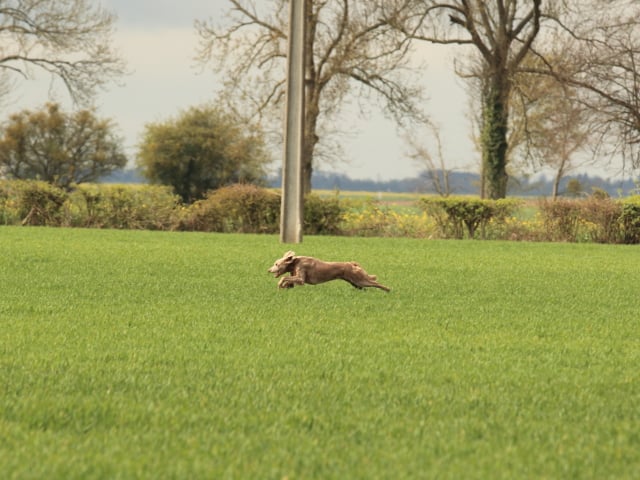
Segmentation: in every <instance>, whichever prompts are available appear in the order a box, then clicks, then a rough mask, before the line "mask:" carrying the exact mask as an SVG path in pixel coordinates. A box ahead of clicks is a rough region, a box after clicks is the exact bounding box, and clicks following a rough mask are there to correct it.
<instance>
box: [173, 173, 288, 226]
mask: <svg viewBox="0 0 640 480" xmlns="http://www.w3.org/2000/svg"><path fill="white" fill-rule="evenodd" d="M279 227H280V195H278V194H276V193H273V192H271V191H269V190H266V189H264V188H259V187H256V186H255V185H244V184H236V185H230V186H228V187H223V188H219V189H218V190H213V191H210V192H209V193H208V194H207V196H206V198H205V199H204V200H200V201H197V202H195V203H193V204H192V205H191V206H189V207H188V208H187V209H186V212H185V215H184V218H183V219H182V220H181V222H180V226H179V228H180V229H181V230H196V231H204V232H227V233H231V232H234V233H275V232H277V231H278V230H279Z"/></svg>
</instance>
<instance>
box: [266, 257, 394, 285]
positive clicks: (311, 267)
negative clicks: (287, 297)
mask: <svg viewBox="0 0 640 480" xmlns="http://www.w3.org/2000/svg"><path fill="white" fill-rule="evenodd" d="M268 271H269V273H273V275H274V276H275V277H276V278H278V277H279V276H281V275H284V274H285V273H290V274H291V275H290V276H288V277H282V278H281V279H280V281H279V282H278V288H293V287H295V286H296V285H304V284H305V283H308V284H309V285H317V284H318V283H324V282H328V281H330V280H337V279H340V280H344V281H345V282H349V283H350V284H351V285H353V286H354V287H356V288H365V287H375V288H380V289H382V290H384V291H385V292H389V291H390V290H391V289H389V288H387V287H385V286H384V285H381V284H379V283H378V282H377V281H376V280H377V278H376V276H375V275H369V274H368V273H367V272H365V271H364V269H363V268H362V267H361V266H360V265H359V264H358V263H356V262H323V261H322V260H318V259H317V258H313V257H297V256H296V254H295V253H294V252H291V251H289V252H286V253H285V254H284V255H283V256H282V258H280V259H278V260H276V261H275V263H274V264H273V267H271V268H270V269H269V270H268Z"/></svg>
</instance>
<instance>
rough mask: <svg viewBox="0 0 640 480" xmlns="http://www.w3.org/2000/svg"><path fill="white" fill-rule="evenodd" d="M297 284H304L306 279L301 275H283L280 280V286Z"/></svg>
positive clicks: (291, 286) (286, 286) (285, 286)
mask: <svg viewBox="0 0 640 480" xmlns="http://www.w3.org/2000/svg"><path fill="white" fill-rule="evenodd" d="M296 285H304V280H303V279H302V278H300V277H294V276H290V277H282V278H281V279H280V281H279V282H278V288H293V287H295V286H296Z"/></svg>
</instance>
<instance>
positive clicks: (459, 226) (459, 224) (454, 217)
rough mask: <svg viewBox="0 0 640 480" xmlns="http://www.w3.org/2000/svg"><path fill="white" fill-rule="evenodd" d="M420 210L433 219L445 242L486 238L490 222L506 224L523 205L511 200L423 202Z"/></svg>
mask: <svg viewBox="0 0 640 480" xmlns="http://www.w3.org/2000/svg"><path fill="white" fill-rule="evenodd" d="M419 205H420V207H421V208H422V209H423V210H424V211H426V212H427V214H428V215H431V216H432V217H433V218H434V220H435V222H436V224H437V225H438V227H439V229H440V232H441V234H442V236H443V237H444V238H458V239H461V238H464V236H465V231H466V233H467V236H468V238H476V233H477V231H478V228H480V232H481V234H480V235H481V238H486V227H487V225H488V224H489V221H490V220H492V219H493V221H494V222H501V221H504V220H505V219H506V218H507V217H509V216H510V215H511V214H512V213H513V211H515V209H516V208H517V207H518V206H519V205H520V201H518V200H512V199H501V200H484V199H476V198H457V197H449V198H421V199H420V202H419Z"/></svg>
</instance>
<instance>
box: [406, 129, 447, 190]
mask: <svg viewBox="0 0 640 480" xmlns="http://www.w3.org/2000/svg"><path fill="white" fill-rule="evenodd" d="M419 125H420V126H422V127H423V128H421V129H420V131H419V132H407V133H406V134H405V136H404V137H405V141H406V142H407V145H409V148H410V151H409V158H411V159H413V160H414V161H415V162H416V163H417V164H418V165H420V166H421V167H423V168H424V169H425V172H426V174H427V178H428V179H429V182H430V184H431V187H433V189H434V190H435V192H436V193H437V194H438V195H440V196H442V197H448V196H449V195H451V193H452V190H451V182H450V181H449V175H450V173H451V170H449V169H448V168H447V164H446V159H445V155H444V147H443V145H442V138H441V137H440V131H439V129H438V127H437V126H436V125H434V124H433V123H432V122H431V121H425V122H421V123H420V124H419Z"/></svg>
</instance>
